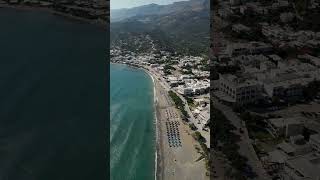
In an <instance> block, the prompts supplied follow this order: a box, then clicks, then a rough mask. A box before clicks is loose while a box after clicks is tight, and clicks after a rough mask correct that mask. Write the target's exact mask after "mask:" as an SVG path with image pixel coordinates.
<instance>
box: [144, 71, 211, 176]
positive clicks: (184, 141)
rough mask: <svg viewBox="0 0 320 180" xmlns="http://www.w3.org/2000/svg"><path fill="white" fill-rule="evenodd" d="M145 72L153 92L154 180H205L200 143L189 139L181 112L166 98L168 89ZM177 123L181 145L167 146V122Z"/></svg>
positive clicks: (151, 74)
mask: <svg viewBox="0 0 320 180" xmlns="http://www.w3.org/2000/svg"><path fill="white" fill-rule="evenodd" d="M145 71H146V72H147V73H148V74H149V75H150V76H151V77H152V79H153V82H154V91H155V92H154V93H155V110H156V138H157V139H156V142H157V145H156V158H157V159H156V161H157V162H156V179H157V180H175V179H184V180H189V179H190V180H194V179H197V180H206V179H209V176H206V168H205V161H204V159H201V154H200V153H199V152H198V151H197V150H196V148H195V146H197V147H199V148H200V145H199V143H198V142H197V141H196V140H194V138H193V137H192V136H191V134H192V132H191V130H190V129H189V127H188V125H187V124H185V123H184V122H183V121H182V119H181V117H180V112H179V111H178V110H177V109H176V108H175V106H174V103H173V102H172V100H171V98H170V97H169V95H168V91H167V89H166V88H165V87H164V86H163V85H162V83H161V82H160V81H159V80H158V77H157V76H156V75H155V74H153V73H152V72H150V70H146V69H145ZM175 122H176V123H179V125H178V128H177V129H178V131H179V132H180V137H181V146H179V147H170V144H169V141H168V137H167V127H166V124H168V123H175Z"/></svg>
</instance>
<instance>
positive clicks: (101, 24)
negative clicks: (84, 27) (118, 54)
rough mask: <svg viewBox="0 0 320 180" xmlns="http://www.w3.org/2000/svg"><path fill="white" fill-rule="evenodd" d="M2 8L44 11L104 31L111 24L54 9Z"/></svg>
mask: <svg viewBox="0 0 320 180" xmlns="http://www.w3.org/2000/svg"><path fill="white" fill-rule="evenodd" d="M1 8H7V9H16V10H23V11H42V12H47V13H50V14H52V15H55V16H60V17H64V18H66V19H69V20H75V21H80V22H86V23H89V24H93V25H97V26H99V27H102V28H104V29H107V27H106V26H107V25H108V24H109V22H107V21H97V20H93V19H87V18H84V17H80V16H74V15H72V14H69V13H64V12H60V11H56V10H54V9H52V8H48V7H39V6H27V5H10V4H1V5H0V9H1Z"/></svg>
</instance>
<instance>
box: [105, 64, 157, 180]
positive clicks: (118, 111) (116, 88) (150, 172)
mask: <svg viewBox="0 0 320 180" xmlns="http://www.w3.org/2000/svg"><path fill="white" fill-rule="evenodd" d="M110 73H111V76H110V170H111V174H110V179H111V180H129V179H130V180H152V179H154V166H155V127H154V126H155V117H154V106H153V105H154V102H153V84H152V80H151V78H150V77H149V76H148V74H146V73H145V72H143V71H142V70H139V69H135V68H131V67H128V66H125V65H118V64H111V66H110Z"/></svg>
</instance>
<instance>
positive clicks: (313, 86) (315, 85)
mask: <svg viewBox="0 0 320 180" xmlns="http://www.w3.org/2000/svg"><path fill="white" fill-rule="evenodd" d="M319 91H320V81H316V80H314V81H312V82H310V83H309V84H308V86H307V87H306V88H305V89H304V90H303V94H304V97H305V99H306V100H312V99H314V98H315V97H316V96H317V94H318V92H319Z"/></svg>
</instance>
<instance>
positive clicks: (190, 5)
mask: <svg viewBox="0 0 320 180" xmlns="http://www.w3.org/2000/svg"><path fill="white" fill-rule="evenodd" d="M205 3H207V4H205ZM204 4H205V5H206V6H207V7H209V6H210V4H209V1H208V0H190V1H180V2H174V3H173V4H169V5H158V4H149V5H144V6H139V7H135V8H130V9H111V16H110V21H111V22H116V21H121V20H124V19H128V18H131V17H134V16H145V15H164V14H170V13H174V12H182V11H190V10H192V11H201V10H203V8H207V7H205V6H204Z"/></svg>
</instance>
